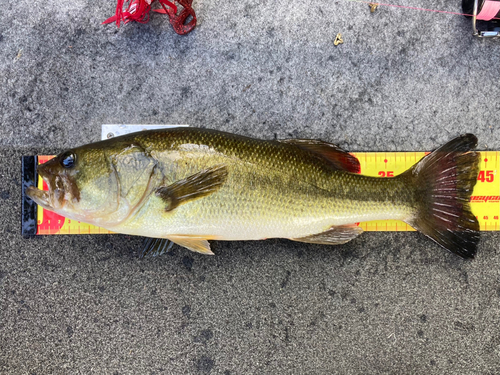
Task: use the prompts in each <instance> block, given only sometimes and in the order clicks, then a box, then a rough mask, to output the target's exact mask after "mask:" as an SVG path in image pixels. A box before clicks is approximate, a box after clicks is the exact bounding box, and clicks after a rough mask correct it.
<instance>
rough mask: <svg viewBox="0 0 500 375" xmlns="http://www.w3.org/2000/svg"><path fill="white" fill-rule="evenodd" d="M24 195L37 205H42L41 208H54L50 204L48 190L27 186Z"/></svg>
mask: <svg viewBox="0 0 500 375" xmlns="http://www.w3.org/2000/svg"><path fill="white" fill-rule="evenodd" d="M26 195H27V196H28V197H30V198H31V199H32V200H33V201H34V202H35V203H36V204H38V205H39V206H42V207H43V208H46V209H48V210H53V209H54V208H53V207H52V206H51V204H50V194H49V192H48V191H46V190H40V189H38V188H36V187H35V186H29V187H28V188H27V189H26Z"/></svg>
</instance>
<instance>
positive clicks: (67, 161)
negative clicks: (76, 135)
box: [61, 151, 76, 169]
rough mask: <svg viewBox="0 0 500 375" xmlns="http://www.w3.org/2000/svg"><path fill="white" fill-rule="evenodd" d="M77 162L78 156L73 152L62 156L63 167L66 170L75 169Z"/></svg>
mask: <svg viewBox="0 0 500 375" xmlns="http://www.w3.org/2000/svg"><path fill="white" fill-rule="evenodd" d="M75 161H76V155H75V154H73V153H72V152H71V151H68V152H65V153H64V154H63V155H62V156H61V165H62V166H63V167H64V168H68V169H69V168H73V167H74V166H75Z"/></svg>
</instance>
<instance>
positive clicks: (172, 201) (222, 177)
mask: <svg viewBox="0 0 500 375" xmlns="http://www.w3.org/2000/svg"><path fill="white" fill-rule="evenodd" d="M226 179H227V168H226V167H225V166H223V165H222V166H220V165H219V166H215V167H212V168H209V169H205V170H203V171H201V172H199V173H196V174H193V175H191V176H189V177H186V178H185V179H182V180H179V181H176V182H174V183H173V184H171V185H169V186H162V187H159V188H158V189H156V191H155V194H156V195H157V196H158V197H160V198H162V199H163V201H164V202H165V205H166V206H165V211H172V210H173V209H174V208H176V207H178V206H179V205H181V204H183V203H186V202H189V201H192V200H194V199H198V198H201V197H204V196H207V195H209V194H212V193H214V192H216V191H217V190H218V189H219V188H220V187H221V186H222V185H223V184H224V182H225V181H226Z"/></svg>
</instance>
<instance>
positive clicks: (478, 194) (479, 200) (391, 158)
mask: <svg viewBox="0 0 500 375" xmlns="http://www.w3.org/2000/svg"><path fill="white" fill-rule="evenodd" d="M426 154H428V153H426V152H357V153H352V155H354V156H356V157H357V158H358V160H359V162H360V164H361V174H364V175H367V176H376V177H394V176H397V175H398V174H400V173H402V172H404V171H406V170H407V169H408V168H410V167H411V166H412V165H413V164H415V163H417V162H418V161H419V160H420V159H421V158H423V157H424V156H425V155H426ZM480 155H481V165H480V172H479V175H478V181H477V184H476V186H475V188H474V192H473V194H472V197H471V209H472V212H473V214H474V215H475V216H476V217H477V219H478V220H479V224H480V230H481V231H497V230H500V223H499V216H500V174H499V173H498V172H499V170H500V152H499V151H482V152H480ZM52 157H53V156H44V155H41V156H38V157H33V156H28V157H25V159H23V169H24V170H23V182H24V183H26V181H28V180H29V178H30V176H32V178H33V179H35V178H36V179H37V186H38V188H39V189H44V190H47V186H46V184H45V183H44V182H43V180H42V179H41V178H40V177H35V176H36V173H35V172H34V166H35V165H37V163H38V164H41V163H44V162H46V161H47V160H49V159H51V158H52ZM26 158H34V159H26ZM23 188H24V187H23ZM23 194H24V191H23ZM30 202H31V206H30ZM33 206H34V207H33ZM33 209H34V211H36V213H33ZM27 217H28V218H29V217H31V220H32V221H33V224H31V225H28V224H27V222H28V221H29V220H28V221H26V220H25V219H26V218H27ZM359 226H360V227H362V228H363V230H365V231H368V232H370V231H371V232H373V231H378V232H385V231H397V232H403V231H414V229H413V228H412V227H411V226H409V225H408V224H406V223H403V222H402V221H398V220H385V221H369V222H363V223H359ZM104 233H112V232H111V231H109V230H107V229H102V228H99V227H96V226H93V225H90V224H86V223H82V222H79V221H75V220H70V219H67V218H64V217H62V216H60V215H58V214H55V213H53V212H50V211H48V210H44V209H43V208H42V207H40V206H37V205H35V204H34V203H33V202H32V201H31V200H30V199H29V198H27V197H25V198H24V201H23V234H25V235H35V234H37V235H47V234H104Z"/></svg>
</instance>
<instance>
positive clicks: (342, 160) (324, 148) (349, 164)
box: [280, 139, 361, 173]
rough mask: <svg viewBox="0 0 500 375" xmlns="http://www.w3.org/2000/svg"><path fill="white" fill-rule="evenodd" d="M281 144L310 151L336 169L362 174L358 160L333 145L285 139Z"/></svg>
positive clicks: (312, 140)
mask: <svg viewBox="0 0 500 375" xmlns="http://www.w3.org/2000/svg"><path fill="white" fill-rule="evenodd" d="M280 142H282V143H288V144H291V145H294V146H297V147H299V148H301V149H303V150H306V151H310V152H312V153H314V154H316V155H318V156H320V157H321V158H323V159H325V160H327V161H329V162H330V163H331V164H332V166H333V167H334V168H336V169H339V170H342V171H346V172H351V173H360V172H361V165H360V164H359V161H358V159H357V158H355V157H354V156H352V155H351V154H349V153H348V152H347V151H345V150H343V149H341V148H340V147H339V146H337V145H334V144H332V143H328V142H323V141H320V140H315V139H283V140H281V141H280Z"/></svg>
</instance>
